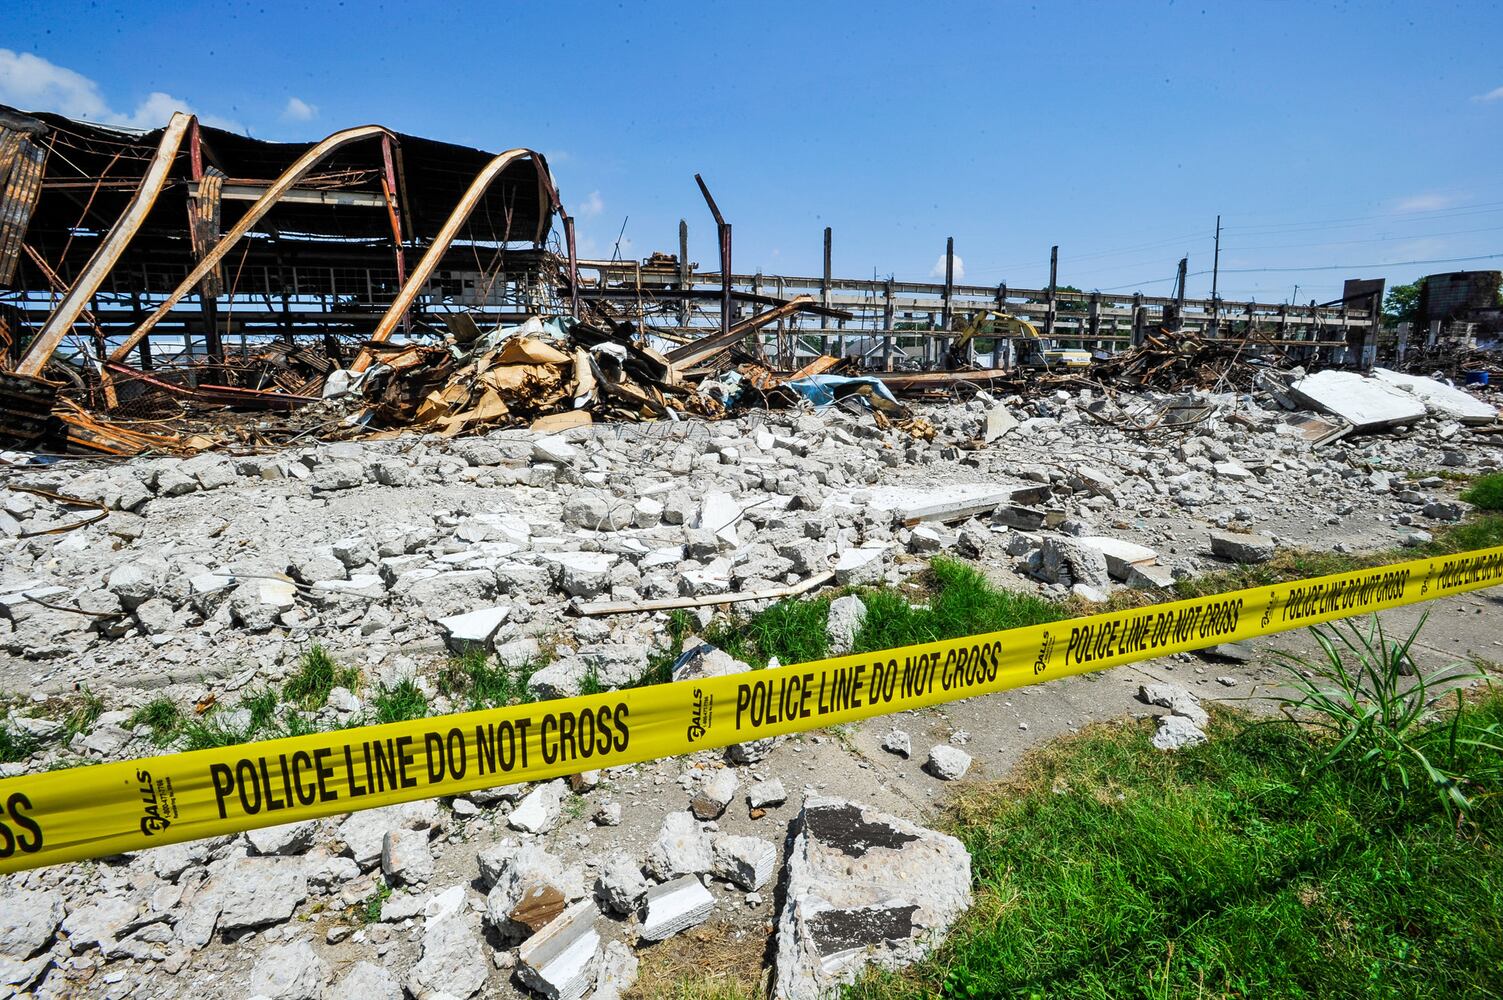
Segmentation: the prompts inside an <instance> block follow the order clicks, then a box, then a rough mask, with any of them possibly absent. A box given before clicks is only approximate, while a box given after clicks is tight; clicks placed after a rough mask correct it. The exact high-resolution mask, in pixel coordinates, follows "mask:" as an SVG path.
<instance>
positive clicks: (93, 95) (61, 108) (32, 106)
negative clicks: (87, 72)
mask: <svg viewBox="0 0 1503 1000" xmlns="http://www.w3.org/2000/svg"><path fill="white" fill-rule="evenodd" d="M0 101H3V102H4V103H6V104H9V105H11V106H13V107H16V108H19V109H20V110H22V111H56V112H57V113H58V114H60V115H67V116H68V117H69V118H90V119H99V118H100V117H101V116H103V115H107V114H109V113H110V111H109V108H108V106H107V105H106V104H105V101H104V95H103V94H101V93H100V92H99V85H98V84H97V83H95V82H94V81H93V80H90V79H89V78H88V77H86V76H84V75H82V74H81V73H75V72H73V71H72V70H71V69H66V68H64V67H62V66H54V65H53V64H52V63H50V62H48V61H47V60H46V59H43V58H42V57H41V56H34V55H32V54H31V53H30V52H13V51H11V50H10V49H0Z"/></svg>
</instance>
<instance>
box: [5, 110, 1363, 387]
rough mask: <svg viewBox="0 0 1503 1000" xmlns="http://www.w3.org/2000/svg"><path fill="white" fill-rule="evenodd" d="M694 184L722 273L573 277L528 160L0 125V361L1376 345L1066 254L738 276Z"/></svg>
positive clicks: (1295, 351)
mask: <svg viewBox="0 0 1503 1000" xmlns="http://www.w3.org/2000/svg"><path fill="white" fill-rule="evenodd" d="M696 180H699V178H698V177H696ZM699 186H700V189H701V192H702V193H703V195H704V197H705V200H706V202H707V203H708V205H709V207H710V210H711V212H712V214H713V215H714V217H715V222H716V226H717V232H718V236H719V243H720V257H721V260H720V264H719V269H718V270H701V269H700V268H698V267H697V266H696V265H694V264H692V263H691V262H690V261H689V260H688V246H687V244H688V240H687V225H686V224H685V223H680V227H679V253H678V254H677V255H671V254H654V255H653V256H652V257H650V258H648V259H647V260H645V261H642V262H635V261H617V260H612V261H604V260H579V259H578V258H577V254H576V249H575V241H574V227H573V219H572V218H570V217H569V216H568V215H567V213H566V212H565V211H564V207H563V204H562V202H561V200H560V198H559V193H558V190H557V187H556V185H555V184H554V181H553V178H552V175H551V172H550V171H549V169H548V165H547V162H546V159H545V158H544V157H543V155H542V154H540V153H538V152H536V151H534V150H530V149H525V148H518V149H512V150H508V151H506V152H504V153H501V154H492V153H488V152H485V151H482V150H479V149H473V148H470V147H465V146H459V145H454V144H451V143H445V142H439V141H436V140H432V139H424V138H419V137H416V136H409V135H403V134H400V133H397V132H394V131H392V130H390V129H387V128H384V127H381V126H377V125H368V126H361V127H356V128H350V129H344V130H341V131H338V132H335V133H333V134H332V135H330V136H328V137H326V138H325V139H323V140H321V141H319V142H316V143H277V142H267V141H264V140H258V139H252V138H248V137H246V136H242V135H237V134H235V133H232V132H227V131H224V130H221V129H215V128H211V127H209V126H206V125H202V124H201V123H199V122H198V120H197V119H196V118H195V117H193V116H191V115H186V114H177V115H174V116H173V118H172V120H171V121H170V122H169V123H168V124H167V125H166V126H165V127H163V128H161V129H156V130H152V131H148V132H139V131H132V130H127V129H121V128H116V127H106V126H101V125H96V124H91V123H87V122H81V121H77V120H73V119H69V118H64V117H62V116H59V115H52V114H41V113H23V112H20V111H17V110H15V109H9V108H4V107H0V350H3V351H4V357H5V359H6V366H7V367H8V368H9V369H10V370H11V371H13V372H17V373H19V374H21V375H28V376H37V375H40V374H41V372H42V370H43V369H44V368H45V367H46V366H47V364H48V363H49V361H51V360H52V358H53V355H54V353H55V352H57V351H58V350H59V349H60V348H61V347H63V346H64V345H67V346H68V349H69V350H70V352H71V353H72V355H73V356H74V357H75V358H82V357H91V358H93V359H94V360H95V361H97V362H98V367H99V368H100V369H101V370H106V371H107V370H110V369H119V368H121V367H123V366H127V365H128V364H130V363H134V364H135V365H136V366H137V367H138V368H139V370H142V371H151V370H153V368H154V367H156V366H157V365H159V364H162V363H164V362H166V363H170V362H173V361H180V360H194V361H197V362H200V363H208V364H210V365H212V364H213V363H214V362H217V361H220V360H222V359H223V358H224V357H225V355H226V352H227V351H229V352H231V353H233V352H235V351H236V350H237V349H238V350H239V351H240V353H244V352H245V351H246V350H248V349H249V348H248V344H249V343H250V342H251V341H252V340H254V341H255V342H256V343H257V344H258V345H264V344H265V343H266V342H267V341H273V342H274V341H278V340H279V341H281V342H282V343H284V344H285V345H286V346H287V347H288V348H289V349H292V348H294V347H295V345H297V344H298V343H299V342H300V341H303V340H306V339H308V338H313V339H314V340H315V341H316V342H318V343H319V344H320V345H321V347H322V350H323V353H324V354H326V355H327V356H328V358H329V359H330V361H331V362H332V363H333V364H336V365H342V366H343V365H348V366H349V367H352V368H354V369H355V370H357V371H358V370H361V369H363V368H364V367H365V366H366V365H368V364H369V363H370V360H371V357H372V355H371V354H370V352H369V351H367V350H362V346H363V345H366V344H369V343H370V342H372V341H384V340H387V339H388V338H389V337H391V336H392V335H393V334H396V333H398V332H401V333H404V334H407V335H410V336H423V335H433V336H438V335H442V333H443V332H444V329H445V325H446V323H447V319H446V317H447V316H448V314H452V313H455V312H467V313H470V314H471V318H472V319H473V320H474V321H475V322H476V323H478V324H480V325H489V326H496V325H502V324H506V323H512V322H518V321H520V320H522V319H523V318H525V317H526V316H529V315H536V314H538V313H554V314H572V315H574V316H578V315H579V314H580V312H581V310H589V311H595V312H600V313H603V314H604V315H606V316H609V317H610V318H612V319H615V320H618V321H630V322H632V323H633V324H635V325H636V327H637V329H639V330H643V331H649V330H650V331H651V332H652V333H653V334H655V335H658V336H661V337H662V338H664V339H666V340H668V341H669V342H677V343H680V344H688V343H691V342H694V341H696V340H701V341H703V343H704V346H705V347H706V349H707V350H708V348H710V347H712V346H714V347H724V346H726V345H728V344H731V343H736V344H740V345H743V346H745V347H746V348H747V349H749V350H750V351H751V352H752V353H753V354H754V355H755V356H757V357H759V359H760V360H762V361H764V362H766V363H768V364H772V365H775V366H778V367H781V368H783V369H784V370H791V369H793V368H797V367H799V366H800V364H802V363H803V361H805V360H807V359H808V358H810V357H816V356H819V355H825V354H835V355H837V356H842V357H848V356H849V357H855V358H858V359H859V361H860V365H861V367H865V368H867V369H870V370H877V371H887V370H893V369H894V368H909V369H920V370H925V369H933V368H938V367H942V366H943V365H944V364H945V363H946V362H945V359H946V356H947V352H946V350H945V349H944V348H945V345H946V342H947V340H948V339H949V338H950V337H953V336H954V332H955V330H956V329H957V328H958V325H959V324H960V323H962V322H964V321H965V320H966V319H967V318H969V317H970V316H972V315H974V314H975V313H977V312H978V311H982V310H998V311H1002V312H1008V313H1011V314H1015V315H1017V316H1020V317H1022V318H1024V319H1027V320H1029V321H1031V322H1034V323H1035V324H1036V325H1037V326H1038V327H1039V328H1040V330H1041V331H1042V332H1043V334H1044V336H1046V337H1048V338H1050V339H1052V340H1053V341H1055V342H1056V343H1059V344H1062V345H1064V346H1075V347H1084V348H1093V349H1096V350H1098V351H1100V352H1103V353H1106V352H1110V351H1111V350H1113V349H1116V348H1120V347H1123V346H1127V345H1130V344H1138V343H1141V342H1142V341H1143V339H1144V337H1145V336H1146V335H1148V334H1150V333H1152V332H1155V331H1157V330H1159V329H1188V330H1192V331H1198V332H1201V333H1204V334H1205V335H1208V336H1212V337H1217V336H1221V337H1227V338H1234V339H1235V338H1241V339H1243V340H1245V341H1246V342H1248V343H1249V344H1253V343H1256V344H1260V345H1261V344H1274V345H1278V346H1280V347H1281V348H1284V349H1286V353H1288V354H1289V355H1290V356H1293V357H1298V358H1309V359H1312V360H1326V361H1339V360H1344V359H1349V360H1350V361H1351V362H1352V363H1360V359H1361V358H1362V356H1363V353H1364V350H1363V349H1364V346H1365V345H1368V344H1374V343H1376V340H1377V338H1376V336H1375V334H1376V331H1377V327H1378V323H1379V321H1380V313H1379V309H1378V305H1379V302H1380V299H1381V291H1382V287H1381V283H1377V284H1376V287H1373V283H1361V282H1349V283H1348V288H1349V294H1348V295H1347V296H1345V297H1344V298H1343V299H1342V300H1338V301H1337V302H1334V303H1326V304H1323V305H1317V304H1315V303H1311V304H1310V305H1305V306H1296V305H1282V304H1259V303H1255V302H1237V301H1228V300H1222V299H1214V300H1204V299H1188V298H1186V297H1185V295H1184V287H1183V284H1184V282H1183V273H1184V266H1183V262H1181V278H1180V279H1179V282H1178V285H1177V294H1176V295H1174V296H1170V297H1158V296H1145V295H1142V294H1131V295H1122V294H1104V293H1100V292H1077V291H1074V290H1070V289H1063V288H1060V287H1059V283H1058V280H1057V273H1058V272H1057V268H1058V248H1057V247H1056V248H1054V250H1053V251H1052V253H1051V258H1050V275H1051V280H1050V283H1049V285H1048V286H1047V287H1045V288H1041V289H1024V288H1010V287H1008V286H1007V285H1006V284H1001V285H996V286H981V285H971V284H961V283H957V282H956V281H955V280H954V277H953V275H954V271H953V268H948V269H947V277H946V280H945V281H944V282H942V283H941V282H911V281H897V280H893V279H891V278H889V279H886V280H880V279H849V278H839V277H836V276H834V275H833V274H832V273H831V267H830V259H831V254H830V245H831V233H830V231H829V230H828V229H827V230H826V231H825V255H824V261H825V266H824V271H823V274H822V275H820V276H802V277H801V276H785V275H763V274H750V273H744V272H741V273H738V272H736V271H735V270H734V267H733V263H732V261H731V240H730V230H731V227H730V224H729V223H728V222H727V221H726V220H725V219H724V218H723V217H722V215H721V213H720V210H719V208H718V207H717V206H716V205H715V202H714V200H713V198H711V196H710V193H709V189H708V187H707V186H706V185H705V184H704V182H703V181H702V180H700V181H699ZM555 221H561V222H562V226H561V229H562V240H561V241H560V240H558V238H557V236H556V235H555V226H554V223H555ZM550 241H551V242H550ZM947 256H948V258H949V259H950V260H953V257H954V249H953V243H952V244H951V246H950V247H949V248H948V249H947ZM237 341H238V348H237ZM976 360H977V363H978V364H981V365H985V364H986V363H987V359H986V358H984V357H983V358H978V359H976ZM993 363H995V362H993ZM127 370H129V369H127Z"/></svg>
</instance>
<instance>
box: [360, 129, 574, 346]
mask: <svg viewBox="0 0 1503 1000" xmlns="http://www.w3.org/2000/svg"><path fill="white" fill-rule="evenodd" d="M523 157H531V158H532V160H533V162H534V163H536V164H537V165H539V166H540V167H541V168H542V169H540V170H539V171H538V177H539V180H538V183H539V185H546V186H547V190H548V193H549V194H550V195H551V200H552V202H553V204H554V205H558V195H557V192H556V191H554V190H553V188H552V180H551V179H550V178H549V177H548V176H547V173H548V168H547V166H546V164H545V163H544V161H543V158H542V156H541V155H540V154H538V153H535V152H533V151H532V150H530V149H521V148H518V149H508V150H507V151H506V152H504V153H502V154H500V155H499V156H497V157H496V158H495V159H493V160H491V162H489V163H487V164H486V165H485V166H484V167H482V168H481V169H480V173H478V174H476V175H475V179H474V180H473V181H471V182H470V186H469V187H468V188H467V189H465V193H464V196H463V197H461V198H460V199H459V203H458V204H456V205H455V206H454V211H452V212H450V213H449V217H448V218H447V219H445V220H444V225H443V228H442V229H440V230H439V231H438V235H437V236H435V237H434V238H433V242H432V243H430V244H429V245H428V249H427V250H426V251H424V253H423V256H422V259H421V260H419V261H418V263H417V266H416V267H414V268H413V269H412V274H411V275H409V276H408V278H407V281H406V282H405V283H404V284H403V285H402V288H401V290H400V291H398V292H397V296H396V298H394V299H393V300H392V303H391V306H390V308H388V309H387V310H386V314H385V315H384V316H382V317H381V322H380V323H378V324H377V325H376V329H375V332H374V333H372V334H371V337H370V341H369V342H367V344H366V346H365V347H362V348H361V349H360V354H359V355H358V356H357V357H356V358H355V361H354V363H353V364H351V365H350V371H352V372H363V371H365V370H366V369H367V368H369V367H370V366H371V362H373V361H374V360H375V355H374V354H373V353H372V351H371V347H370V345H371V344H382V343H385V342H386V341H387V340H388V339H390V337H391V335H392V333H394V332H395V331H396V328H397V326H398V325H399V324H400V323H401V322H402V320H403V318H404V317H405V316H406V315H407V310H409V309H411V308H412V303H413V300H414V299H416V298H417V295H418V292H420V291H422V289H423V286H424V285H426V284H427V283H428V279H429V278H431V277H432V276H433V272H434V271H435V270H437V268H438V265H439V262H440V261H441V260H443V256H444V254H445V253H447V252H448V250H449V246H450V245H451V244H452V243H453V242H454V238H455V237H456V236H458V235H459V230H460V229H461V228H462V227H463V226H464V224H465V223H466V222H468V221H469V218H470V214H471V213H472V212H474V211H475V206H476V205H478V204H479V203H480V199H481V198H483V197H485V194H486V192H487V191H489V190H490V186H491V185H492V184H493V183H495V181H496V179H497V178H498V177H500V176H501V175H502V173H504V172H505V171H506V168H507V167H509V166H511V164H512V162H513V161H515V160H519V159H522V158H523ZM539 238H540V237H539Z"/></svg>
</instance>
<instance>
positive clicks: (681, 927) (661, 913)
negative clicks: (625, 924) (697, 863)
mask: <svg viewBox="0 0 1503 1000" xmlns="http://www.w3.org/2000/svg"><path fill="white" fill-rule="evenodd" d="M714 909H715V897H714V896H711V895H710V891H709V890H708V889H706V888H705V887H704V885H703V884H702V883H701V882H700V881H699V879H698V878H697V877H695V876H693V875H685V876H683V877H681V878H676V879H674V880H673V881H671V882H664V883H663V884H662V885H655V886H653V887H652V888H651V889H648V890H647V905H646V910H645V912H644V914H643V916H642V929H641V934H642V939H643V940H644V941H666V940H667V939H668V938H671V937H673V935H675V934H682V933H683V932H684V931H686V930H688V929H689V928H691V927H695V926H697V925H699V924H702V923H704V922H705V921H706V920H708V919H709V917H710V914H711V913H712V912H713V911H714Z"/></svg>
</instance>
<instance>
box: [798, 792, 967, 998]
mask: <svg viewBox="0 0 1503 1000" xmlns="http://www.w3.org/2000/svg"><path fill="white" fill-rule="evenodd" d="M794 829H795V831H796V832H795V836H794V839H793V844H792V847H791V848H790V850H789V854H788V862H787V864H788V874H787V894H786V899H785V902H784V904H783V910H782V913H781V914H780V915H779V918H778V938H777V967H776V970H775V979H774V982H773V989H772V995H773V996H775V997H784V998H812V997H825V996H831V995H835V994H837V993H838V991H839V988H840V987H841V986H842V985H843V984H847V983H850V982H853V981H854V980H855V978H856V977H857V976H858V975H859V974H860V973H861V970H862V969H864V968H866V967H867V966H868V965H877V966H880V967H883V968H897V967H899V966H902V965H906V964H908V963H910V962H913V961H916V960H918V959H919V958H922V957H923V956H924V955H926V954H928V953H929V952H930V951H931V950H932V949H933V948H935V947H937V946H938V945H939V944H940V942H941V941H943V939H944V935H945V932H946V931H947V930H948V929H949V927H950V925H951V924H952V923H953V922H954V921H955V920H956V919H957V918H958V917H959V916H960V914H961V913H963V912H964V911H965V909H966V907H968V906H969V905H970V902H971V856H970V853H969V852H967V851H966V849H965V847H964V846H963V845H962V844H961V843H960V841H958V840H956V839H955V838H954V837H950V836H947V835H945V834H942V833H936V832H935V831H933V830H927V829H925V828H923V827H921V826H916V825H915V824H912V823H909V822H907V821H905V820H901V819H898V818H897V817H895V816H889V815H886V814H884V813H880V812H877V811H876V810H874V809H870V808H868V807H866V806H863V805H861V804H859V803H856V802H849V801H845V800H843V799H836V798H827V797H824V796H810V797H809V798H808V799H806V800H805V802H804V809H803V812H802V813H801V814H800V817H799V820H798V823H797V825H796V826H795V828H794Z"/></svg>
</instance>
